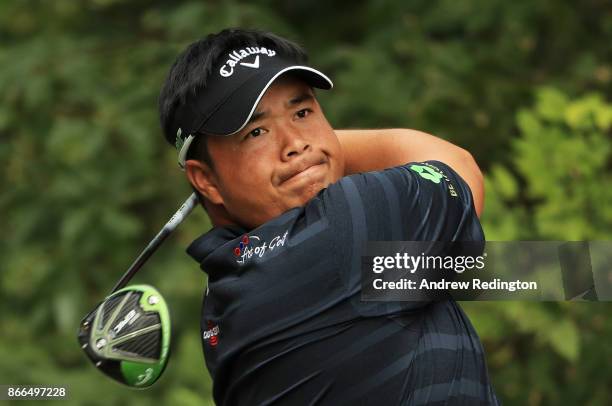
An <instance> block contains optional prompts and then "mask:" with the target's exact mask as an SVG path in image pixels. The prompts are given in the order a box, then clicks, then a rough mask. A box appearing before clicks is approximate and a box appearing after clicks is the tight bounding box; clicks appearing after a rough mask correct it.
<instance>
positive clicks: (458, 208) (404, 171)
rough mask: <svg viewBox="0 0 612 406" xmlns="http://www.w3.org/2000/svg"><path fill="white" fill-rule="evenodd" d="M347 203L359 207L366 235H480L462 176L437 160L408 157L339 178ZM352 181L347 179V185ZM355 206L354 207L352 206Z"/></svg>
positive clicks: (385, 238) (440, 238)
mask: <svg viewBox="0 0 612 406" xmlns="http://www.w3.org/2000/svg"><path fill="white" fill-rule="evenodd" d="M345 182H346V184H345V185H343V186H344V187H343V188H344V191H345V193H347V192H348V193H349V194H353V196H352V198H349V196H348V195H347V199H349V200H350V201H349V205H350V204H351V203H356V206H360V204H359V203H360V202H361V206H362V207H361V208H359V207H354V208H353V212H354V214H355V215H358V213H357V211H360V210H359V209H361V211H362V212H363V213H362V214H363V216H364V217H365V219H364V220H365V223H366V224H365V225H366V230H365V231H366V235H365V237H366V239H367V240H370V241H479V240H483V239H484V235H483V232H482V228H481V226H480V222H479V221H478V216H477V215H476V211H475V208H474V202H473V198H472V193H471V191H470V188H469V186H468V185H467V184H466V183H465V181H464V180H463V179H462V178H461V177H460V176H459V175H458V174H457V173H456V172H455V171H454V170H453V169H452V168H451V167H449V166H448V165H446V164H444V163H442V162H438V161H427V162H418V163H408V164H406V165H403V166H399V167H395V168H391V169H387V170H384V171H380V172H368V173H364V174H360V175H356V176H351V177H349V178H347V179H346V178H345ZM351 183H352V185H351ZM355 209H357V210H355Z"/></svg>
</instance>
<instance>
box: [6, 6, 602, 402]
mask: <svg viewBox="0 0 612 406" xmlns="http://www.w3.org/2000/svg"><path fill="white" fill-rule="evenodd" d="M227 26H243V27H252V28H260V29H267V30H271V31H274V32H276V33H278V34H280V35H283V36H286V37H288V38H291V39H294V40H297V41H298V42H300V43H302V44H303V45H305V47H306V48H307V49H308V50H309V51H310V54H311V62H312V63H313V64H314V65H315V66H318V67H320V68H321V69H322V70H323V71H324V72H326V73H328V74H329V75H330V76H331V77H332V78H333V79H334V81H335V83H336V87H335V89H334V91H333V92H329V94H324V93H321V96H320V97H321V100H322V103H323V105H324V107H325V109H326V112H327V115H328V118H329V119H330V121H331V122H332V124H333V125H334V126H335V127H337V128H341V127H353V128H357V127H395V126H396V127H408V128H417V129H420V130H424V131H426V132H430V133H433V134H436V135H439V136H442V137H443V138H446V139H449V140H451V141H452V142H455V143H457V144H459V145H461V146H464V147H466V148H467V149H468V150H470V151H471V152H472V153H473V154H474V156H475V157H476V159H477V161H478V162H479V163H480V164H481V166H482V168H483V169H484V170H485V172H486V186H487V199H486V200H487V202H486V210H485V214H484V216H483V224H484V227H485V232H486V234H487V238H488V239H489V240H515V239H524V240H530V239H531V240H538V239H542V240H546V239H558V240H562V239H569V240H571V239H600V240H604V239H609V238H610V236H611V235H612V208H611V205H610V203H611V202H612V176H611V175H612V159H611V153H612V152H611V146H610V139H611V129H610V128H611V126H612V105H611V104H610V100H611V99H612V87H611V86H610V84H611V82H612V67H611V64H610V62H611V61H612V48H611V47H610V46H609V38H611V37H612V5H611V4H610V3H609V2H606V1H603V0H586V1H581V2H574V1H570V0H567V1H562V0H540V1H535V2H534V1H527V0H517V1H514V2H507V1H502V0H463V1H447V0H442V1H438V2H428V1H422V0H415V1H410V2H399V1H388V0H386V1H385V0H378V1H369V2H355V1H350V2H349V1H347V0H342V1H336V2H327V3H323V2H317V3H316V4H315V3H313V2H312V1H306V0H295V1H291V2H282V1H278V0H262V1H259V2H256V3H253V2H248V3H247V2H239V1H212V2H203V1H176V2H164V1H161V0H158V1H152V0H151V1H148V0H135V1H128V0H80V1H77V0H55V1H36V0H4V1H2V2H0V67H1V68H0V140H1V142H0V162H2V169H1V170H0V185H1V186H2V194H1V195H0V213H2V218H3V219H4V221H3V224H4V233H3V236H2V239H1V243H0V258H1V259H2V261H1V262H0V307H1V308H2V311H1V313H0V331H1V334H0V359H1V360H2V362H1V363H0V383H1V384H41V385H50V384H57V385H69V387H70V392H71V399H72V403H74V404H85V405H98V404H99V405H107V404H113V405H124V404H125V405H127V404H129V405H140V404H142V405H145V404H151V403H153V402H158V403H162V404H173V405H196V404H198V405H199V404H206V402H209V403H211V404H212V401H211V396H210V390H211V384H210V380H209V378H208V376H207V372H206V369H205V366H204V361H203V356H202V353H201V347H200V340H199V313H200V304H201V300H202V293H203V291H204V289H205V284H206V282H205V278H204V274H203V273H202V272H200V271H199V270H198V268H197V265H196V264H195V263H194V262H193V261H192V260H191V259H189V258H188V257H187V256H186V255H185V254H184V253H183V251H184V249H185V247H186V246H187V245H188V244H189V243H190V242H191V240H192V239H194V238H195V237H196V236H198V235H199V234H201V233H203V232H205V231H206V230H207V229H208V228H209V227H210V224H209V222H208V220H207V218H206V216H205V214H204V212H203V211H202V210H196V212H195V213H194V214H192V215H191V217H190V218H189V219H188V220H187V221H186V222H185V223H184V224H183V225H182V226H181V227H180V229H179V230H178V231H177V233H176V234H175V235H174V236H172V237H171V238H170V240H168V241H167V242H166V243H165V244H164V245H163V247H162V248H161V249H160V250H159V251H158V252H157V253H156V254H155V256H154V257H153V259H152V260H151V261H150V262H149V263H148V264H147V266H146V269H145V270H143V271H142V273H141V275H139V276H138V277H137V278H136V281H138V282H146V283H151V284H153V285H155V286H156V287H158V288H159V289H160V290H161V291H162V292H163V294H164V296H166V298H167V300H168V302H169V304H170V308H171V316H172V318H173V340H174V344H173V349H172V351H173V355H172V359H171V361H170V363H169V366H168V369H167V370H166V372H165V374H164V376H163V377H162V379H161V380H160V382H159V383H157V384H156V385H155V386H154V387H153V388H152V389H150V390H148V391H133V390H129V389H126V388H123V387H121V386H119V385H117V384H116V383H114V382H112V381H110V380H109V379H107V378H105V377H103V376H102V375H101V374H100V373H98V372H96V371H95V370H94V368H93V367H92V366H91V365H89V364H88V362H87V361H86V359H85V357H84V356H83V355H82V353H81V351H80V349H79V348H78V345H77V342H76V339H75V333H76V328H77V326H78V322H79V320H80V317H82V316H83V315H84V314H85V313H86V312H87V311H88V310H89V309H91V308H92V307H93V306H94V305H95V304H96V303H97V302H98V301H99V300H100V299H101V298H102V297H103V296H104V295H105V294H106V293H107V292H108V291H109V289H110V288H111V287H112V285H113V284H114V282H115V281H116V280H117V278H118V277H119V276H120V275H121V274H122V273H123V272H124V270H125V269H126V268H127V266H128V265H129V263H130V262H131V261H132V260H133V259H134V258H135V256H136V254H137V253H138V252H139V251H140V250H141V249H142V248H143V247H144V246H145V245H146V243H147V242H148V241H149V240H150V238H151V237H152V236H153V235H154V234H155V233H156V232H157V230H158V229H159V227H160V226H161V225H162V224H163V223H164V222H165V221H167V219H168V218H169V216H170V214H171V213H172V212H173V211H174V210H175V209H176V207H177V206H178V205H179V204H180V202H182V201H183V200H184V198H186V197H187V195H188V194H189V193H190V189H189V187H188V185H187V183H186V181H185V180H184V179H183V175H182V173H181V172H180V171H178V170H177V167H176V161H175V152H174V151H173V150H172V148H169V147H168V145H166V144H165V141H164V140H163V137H162V136H161V131H160V130H159V125H158V119H157V112H156V99H157V95H158V92H159V88H160V86H161V83H162V82H163V80H164V77H165V74H166V72H167V70H168V69H169V66H170V65H171V64H172V62H173V61H174V58H175V57H176V55H177V54H178V53H179V52H180V51H181V50H182V49H183V48H184V47H185V46H186V45H187V44H188V43H190V42H192V41H194V40H195V39H197V38H200V37H202V36H203V35H205V34H207V33H209V32H215V31H218V30H220V29H222V28H224V27H227ZM464 308H465V309H466V310H467V312H468V313H469V315H470V317H471V318H472V321H473V323H474V324H475V326H476V328H477V330H478V332H479V334H480V336H481V338H482V340H483V343H484V345H485V347H486V350H487V354H488V360H489V368H490V371H491V374H492V376H493V380H494V383H495V386H496V390H497V392H498V395H499V397H500V398H501V399H502V400H503V401H504V402H505V404H517V405H519V404H520V405H523V404H529V405H540V404H560V403H563V404H590V405H603V404H608V403H609V399H610V397H612V394H611V392H612V391H611V389H610V388H611V387H612V369H611V368H610V367H609V363H610V360H612V350H611V349H610V346H609V345H607V344H608V342H609V341H610V337H612V323H611V322H610V321H609V320H607V317H606V316H607V312H608V311H610V309H611V308H610V306H609V305H608V304H607V303H599V304H584V303H518V302H507V303H465V304H464ZM52 403H53V402H52ZM57 403H58V404H59V403H60V402H57ZM62 403H64V402H62Z"/></svg>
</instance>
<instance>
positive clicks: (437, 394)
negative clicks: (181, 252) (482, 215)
mask: <svg viewBox="0 0 612 406" xmlns="http://www.w3.org/2000/svg"><path fill="white" fill-rule="evenodd" d="M415 240H418V241H484V235H483V231H482V228H481V226H480V223H479V221H478V217H477V216H476V213H475V210H474V205H473V201H472V195H471V193H470V190H469V188H468V186H467V185H466V184H465V182H464V181H463V180H462V179H461V178H460V177H459V176H458V175H457V174H456V173H455V172H454V171H453V170H452V169H451V168H450V167H448V166H447V165H445V164H443V163H441V162H437V161H428V162H422V163H411V164H406V165H403V166H399V167H396V168H391V169H387V170H384V171H379V172H368V173H362V174H355V175H351V176H347V177H344V178H342V179H340V180H339V181H338V182H336V183H334V184H331V185H330V186H329V187H328V188H326V189H323V190H322V191H321V192H320V193H319V194H318V195H317V196H316V197H315V198H313V199H312V200H311V201H309V202H308V203H307V204H306V205H305V206H304V207H299V208H294V209H291V210H289V211H287V212H285V213H284V214H282V215H281V216H279V217H276V218H274V219H273V220H271V221H269V222H267V223H265V224H263V225H262V226H260V227H258V228H256V229H253V230H244V229H240V228H238V227H223V228H214V229H212V230H211V231H210V232H208V233H206V234H204V235H203V236H201V237H200V238H198V239H197V240H195V241H194V242H193V243H192V244H191V246H190V247H189V248H188V250H187V251H188V253H189V254H190V255H191V256H192V257H193V258H194V259H195V260H196V261H198V263H200V265H201V268H202V269H203V270H204V271H205V272H206V273H207V274H208V289H207V292H206V294H205V297H204V302H203V306H202V316H201V331H202V345H203V348H204V354H205V360H206V365H207V367H208V370H209V371H210V373H211V376H212V378H213V397H214V400H215V402H216V403H217V404H219V405H260V404H266V405H267V404H287V405H302V404H309V405H315V404H316V405H342V404H347V405H356V404H359V405H400V404H402V405H403V404H406V405H419V404H428V405H431V404H465V405H475V404H497V400H496V397H495V394H494V391H493V389H492V386H491V383H490V380H489V376H488V372H487V367H486V362H485V356H484V352H483V348H482V345H481V343H480V340H479V338H478V336H477V334H476V332H475V330H474V328H473V327H472V325H471V323H470V321H469V319H468V318H467V316H466V315H465V313H464V312H463V311H462V309H461V308H460V307H459V305H458V304H457V303H456V302H455V301H454V300H445V301H421V302H393V303H380V302H365V301H361V300H360V295H361V256H362V255H363V253H362V250H363V249H364V242H366V241H415Z"/></svg>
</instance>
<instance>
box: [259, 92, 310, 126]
mask: <svg viewBox="0 0 612 406" xmlns="http://www.w3.org/2000/svg"><path fill="white" fill-rule="evenodd" d="M311 100H314V96H313V95H312V94H311V93H308V92H304V93H300V94H299V95H297V96H295V97H292V98H291V99H289V101H288V102H287V104H288V105H289V106H295V105H296V104H300V103H303V102H305V101H311ZM267 114H268V112H267V111H265V110H264V111H256V112H255V113H253V115H252V116H251V118H250V119H249V121H248V122H247V125H249V124H251V123H254V122H255V121H258V120H261V119H262V118H264V117H265V116H266V115H267Z"/></svg>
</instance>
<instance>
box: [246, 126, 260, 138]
mask: <svg viewBox="0 0 612 406" xmlns="http://www.w3.org/2000/svg"><path fill="white" fill-rule="evenodd" d="M261 134H263V130H262V129H261V128H259V127H258V128H255V129H254V130H253V131H251V132H249V133H248V134H247V137H259V136H260V135H261Z"/></svg>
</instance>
